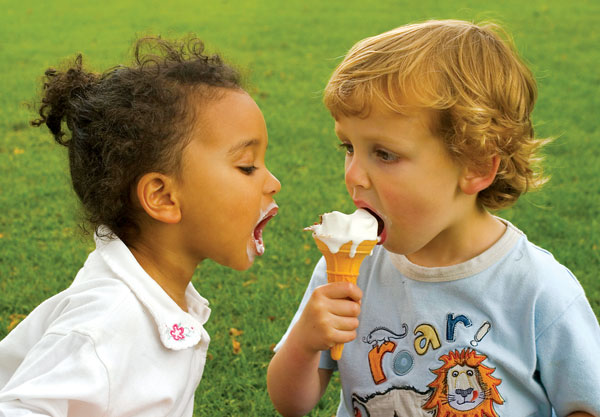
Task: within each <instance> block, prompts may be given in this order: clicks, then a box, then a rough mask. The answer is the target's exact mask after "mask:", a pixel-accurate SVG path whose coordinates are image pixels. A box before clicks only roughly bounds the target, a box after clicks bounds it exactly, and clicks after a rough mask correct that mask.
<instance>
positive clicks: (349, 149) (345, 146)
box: [339, 143, 354, 155]
mask: <svg viewBox="0 0 600 417" xmlns="http://www.w3.org/2000/svg"><path fill="white" fill-rule="evenodd" d="M339 146H340V149H343V150H344V151H345V152H346V155H352V154H353V153H354V147H353V146H352V145H351V144H350V143H340V145H339Z"/></svg>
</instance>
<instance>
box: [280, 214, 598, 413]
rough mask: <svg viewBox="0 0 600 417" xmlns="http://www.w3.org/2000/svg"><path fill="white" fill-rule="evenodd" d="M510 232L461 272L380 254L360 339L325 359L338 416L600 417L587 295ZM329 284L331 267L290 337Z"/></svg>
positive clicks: (321, 268) (364, 276)
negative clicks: (337, 393) (578, 415)
mask: <svg viewBox="0 0 600 417" xmlns="http://www.w3.org/2000/svg"><path fill="white" fill-rule="evenodd" d="M506 223H507V230H506V232H505V234H504V235H503V236H502V238H501V239H500V240H499V241H498V242H496V243H495V244H494V245H493V246H492V247H491V248H490V249H488V250H487V251H485V252H484V253H482V254H481V255H479V256H477V257H475V258H473V259H471V260H469V261H467V262H465V263H462V264H459V265H454V266H449V267H442V268H424V267H421V266H418V265H415V264H412V263H411V262H410V261H409V260H408V259H407V258H406V257H404V256H402V255H397V254H392V253H390V252H388V251H387V250H385V249H384V248H383V247H380V246H378V247H376V248H375V250H374V252H373V254H372V256H370V257H367V259H365V261H364V262H363V265H362V266H361V270H360V275H359V277H358V282H357V285H358V286H359V287H360V288H361V289H362V290H363V299H362V306H361V314H360V316H359V320H360V325H359V327H358V330H357V334H358V336H357V338H356V339H355V340H354V341H352V342H350V343H347V344H345V346H344V351H343V354H342V358H341V359H340V360H339V361H337V363H336V362H335V361H333V360H332V359H331V356H330V355H329V352H323V354H322V358H321V365H320V367H321V368H325V369H338V370H339V373H340V378H341V382H342V392H341V401H340V406H339V409H338V413H337V415H338V416H342V417H350V416H362V417H364V416H371V417H375V416H390V417H392V416H394V415H397V416H411V417H414V416H432V415H437V416H446V415H454V414H453V413H456V412H457V411H463V412H470V413H472V414H469V415H473V416H506V417H515V416H519V417H524V416H551V415H553V413H554V412H555V413H556V414H557V415H558V416H563V415H567V414H569V413H570V412H573V411H587V412H589V413H591V414H592V415H596V416H600V327H599V326H598V320H597V318H596V316H595V315H594V312H593V311H592V309H591V307H590V305H589V302H588V301H587V299H586V297H585V294H584V291H583V289H582V287H581V285H580V284H579V282H578V281H577V279H576V278H575V277H574V276H573V275H572V274H571V272H570V271H569V270H568V269H567V268H565V267H564V266H562V265H561V264H559V263H558V262H557V261H556V260H555V259H554V258H553V256H552V255H551V254H550V253H548V252H547V251H544V250H543V249H540V248H538V247H537V246H535V245H533V244H531V243H530V242H529V241H528V240H527V238H526V236H525V235H524V234H523V233H522V232H521V231H519V230H518V229H517V228H515V227H514V226H513V225H511V224H510V223H508V222H506ZM326 282H327V276H326V271H325V260H324V259H323V258H322V259H321V260H320V261H319V263H318V264H317V266H316V268H315V271H314V273H313V276H312V278H311V281H310V284H309V286H308V289H307V291H306V293H305V295H304V298H303V300H302V303H301V305H300V308H299V309H298V312H297V313H296V315H295V317H294V319H293V321H292V323H291V325H290V329H291V327H292V326H293V325H294V324H295V322H296V321H297V320H298V318H299V317H300V314H301V313H302V311H303V309H304V306H305V305H306V303H307V302H308V299H309V298H310V295H311V294H312V292H313V291H314V289H315V288H316V287H318V286H320V285H322V284H325V283H326ZM288 332H289V329H288ZM287 334H288V333H286V335H284V337H283V339H282V341H281V342H280V345H281V343H283V342H284V341H285V339H286V337H287ZM553 409H554V410H553ZM394 413H395V414H394ZM436 413H437V414H436Z"/></svg>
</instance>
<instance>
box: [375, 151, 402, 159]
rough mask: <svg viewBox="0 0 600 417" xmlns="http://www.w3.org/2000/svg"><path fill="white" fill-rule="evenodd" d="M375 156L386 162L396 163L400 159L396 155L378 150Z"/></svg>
mask: <svg viewBox="0 0 600 417" xmlns="http://www.w3.org/2000/svg"><path fill="white" fill-rule="evenodd" d="M375 154H376V155H377V157H378V158H379V159H381V160H382V161H384V162H394V161H397V160H398V157H397V156H396V155H394V154H393V153H390V152H388V151H384V150H383V149H377V150H376V151H375Z"/></svg>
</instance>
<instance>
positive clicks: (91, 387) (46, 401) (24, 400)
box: [0, 332, 109, 417]
mask: <svg viewBox="0 0 600 417" xmlns="http://www.w3.org/2000/svg"><path fill="white" fill-rule="evenodd" d="M0 360H1V359H0ZM108 401H109V380H108V372H107V369H106V367H105V366H104V364H103V363H102V361H101V360H100V358H99V357H98V355H97V353H96V349H95V346H94V343H93V340H92V339H91V338H90V337H89V336H87V335H84V334H81V333H77V332H71V333H67V334H54V333H49V334H46V335H45V336H44V337H43V338H42V339H41V340H40V341H39V342H38V343H37V344H36V345H35V346H33V348H32V349H31V350H30V351H29V352H28V353H27V355H26V356H25V358H24V360H23V362H22V363H21V364H20V365H19V367H18V368H17V370H16V371H15V373H14V374H13V375H12V377H11V378H10V379H9V380H8V382H7V383H6V385H5V386H4V387H3V388H2V389H1V390H0V416H20V415H23V416H24V415H27V416H67V415H81V416H88V417H93V416H102V415H104V414H105V413H106V411H107V408H108Z"/></svg>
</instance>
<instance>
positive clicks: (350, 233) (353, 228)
mask: <svg viewBox="0 0 600 417" xmlns="http://www.w3.org/2000/svg"><path fill="white" fill-rule="evenodd" d="M304 230H311V231H312V232H313V236H314V237H316V238H318V239H319V240H321V241H322V242H323V243H325V244H326V245H327V247H328V248H329V251H330V252H331V253H337V252H338V251H339V250H340V248H341V247H342V245H343V244H345V243H347V242H352V247H351V249H350V257H354V255H355V253H356V248H357V247H358V245H359V244H360V243H361V242H362V241H364V240H379V238H378V237H377V219H376V218H375V217H373V216H372V215H371V213H369V212H368V211H366V210H364V209H358V210H356V211H355V212H354V213H352V214H344V213H340V212H339V211H332V212H331V213H325V214H323V215H321V223H320V224H315V225H313V226H309V227H307V228H305V229H304Z"/></svg>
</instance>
